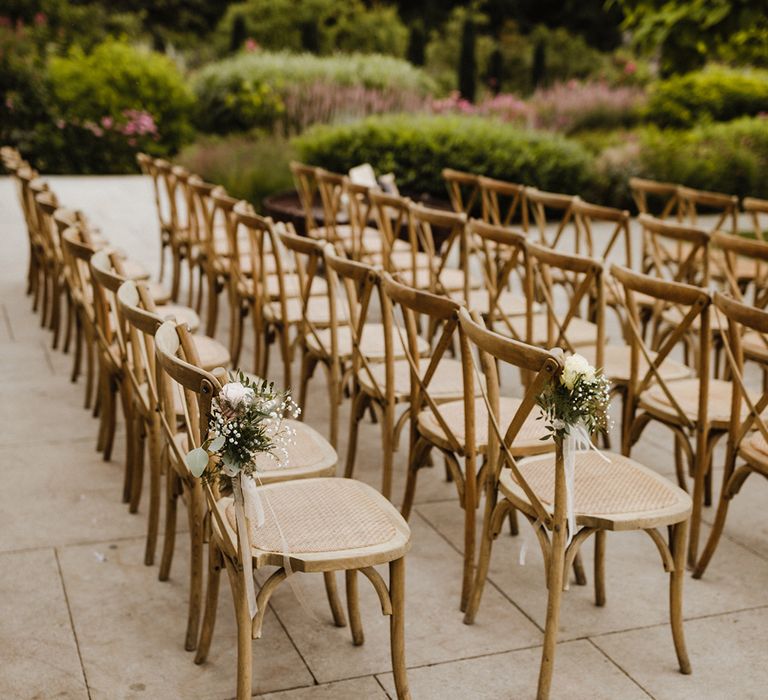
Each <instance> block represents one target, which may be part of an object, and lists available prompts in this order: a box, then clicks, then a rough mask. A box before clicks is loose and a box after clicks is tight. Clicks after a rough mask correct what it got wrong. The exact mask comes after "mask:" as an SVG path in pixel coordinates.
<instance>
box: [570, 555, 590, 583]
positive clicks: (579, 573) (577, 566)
mask: <svg viewBox="0 0 768 700" xmlns="http://www.w3.org/2000/svg"><path fill="white" fill-rule="evenodd" d="M573 575H574V577H575V578H576V585H577V586H586V585H587V574H586V572H585V571H584V561H583V560H582V558H581V552H576V556H575V557H574V558H573Z"/></svg>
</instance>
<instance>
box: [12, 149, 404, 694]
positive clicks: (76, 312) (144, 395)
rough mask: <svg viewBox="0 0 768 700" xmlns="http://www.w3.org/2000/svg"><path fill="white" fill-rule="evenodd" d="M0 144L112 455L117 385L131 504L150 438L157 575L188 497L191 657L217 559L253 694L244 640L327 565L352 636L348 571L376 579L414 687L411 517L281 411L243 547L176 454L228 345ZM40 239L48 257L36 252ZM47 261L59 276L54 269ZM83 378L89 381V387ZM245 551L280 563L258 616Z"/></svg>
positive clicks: (208, 625) (330, 586)
mask: <svg viewBox="0 0 768 700" xmlns="http://www.w3.org/2000/svg"><path fill="white" fill-rule="evenodd" d="M0 156H2V160H3V165H4V166H5V168H6V170H8V171H9V172H11V173H12V174H13V176H14V177H15V179H16V182H17V184H18V186H19V196H20V202H21V204H22V210H23V212H24V216H25V220H26V223H27V226H28V233H29V238H30V245H31V249H32V250H34V251H35V255H40V256H41V257H40V258H39V259H36V260H34V261H33V262H31V267H32V265H34V266H35V267H34V270H32V271H31V272H30V281H31V283H30V289H29V292H30V293H35V295H36V301H35V306H36V308H37V307H38V298H39V299H42V298H43V296H45V294H44V293H43V292H40V293H39V294H38V293H37V291H36V290H38V288H42V289H51V288H53V287H54V285H60V286H61V287H62V289H61V292H60V296H61V297H63V298H65V299H66V300H67V304H68V308H69V309H70V310H71V311H70V315H69V316H68V318H70V320H68V321H66V322H65V328H67V329H69V328H70V325H71V326H72V327H76V328H77V337H78V338H82V345H84V347H85V349H86V351H87V353H88V356H89V357H92V362H93V365H94V371H93V375H95V376H96V377H97V378H98V385H99V391H98V392H97V397H96V399H95V401H93V403H94V408H95V411H96V412H97V413H98V414H99V415H100V416H101V422H100V428H99V439H98V449H100V450H103V451H104V458H105V459H109V458H110V455H111V448H112V441H113V438H114V434H115V425H116V418H117V403H118V401H117V397H118V396H119V397H120V403H121V405H122V412H123V415H124V418H125V423H126V436H127V454H126V466H125V478H124V485H123V500H124V501H125V502H128V503H129V504H130V506H129V507H130V510H131V511H132V512H136V511H137V510H138V507H139V504H140V500H141V497H142V490H143V489H142V487H143V478H144V472H145V464H144V462H145V451H146V445H145V441H146V442H148V443H149V446H148V456H149V470H148V473H149V481H150V484H149V508H148V528H147V529H148V531H147V541H146V548H145V564H147V565H152V564H153V563H154V559H155V550H156V546H157V539H158V530H159V520H160V516H161V505H162V504H163V502H164V505H165V528H164V535H163V547H162V557H161V561H160V567H159V578H160V580H167V579H168V577H169V575H170V570H171V565H172V561H173V555H174V550H175V539H176V529H177V525H176V521H177V511H178V503H179V500H181V502H182V503H183V504H184V506H185V507H186V513H187V520H188V529H189V538H190V571H189V609H188V615H187V627H186V634H185V648H186V649H187V650H189V651H195V650H196V655H195V662H196V663H203V662H204V661H205V660H206V659H207V656H208V651H209V649H210V644H211V641H212V636H213V631H214V625H215V617H216V608H217V598H218V589H219V577H220V572H221V570H222V569H226V571H227V574H228V576H229V580H230V588H231V590H232V593H233V596H234V602H235V610H236V618H237V627H238V668H237V671H238V672H237V697H238V699H243V698H249V697H251V695H252V692H253V689H252V671H251V664H252V649H251V646H252V644H251V640H252V639H256V638H259V637H260V636H261V626H262V622H263V618H264V614H265V612H266V609H267V605H268V603H269V599H270V597H271V595H272V594H273V593H274V591H275V589H276V588H277V587H278V585H279V584H280V583H281V582H282V581H283V580H285V578H287V576H288V575H289V574H290V573H292V572H306V573H322V574H323V576H324V581H325V587H326V592H327V596H328V600H329V604H330V608H331V613H332V616H333V620H334V623H335V624H336V625H338V626H344V625H346V616H345V614H344V610H343V607H342V604H341V601H340V598H339V595H338V592H337V584H336V576H335V574H336V572H337V571H344V572H345V580H346V591H347V608H348V614H349V624H350V627H351V632H352V639H353V642H354V643H355V644H356V645H359V644H362V643H363V640H364V634H363V628H362V623H361V615H360V609H359V601H358V584H357V574H358V573H361V574H363V575H364V576H365V577H366V578H367V579H369V580H370V581H371V583H372V585H373V586H374V588H375V590H376V592H377V593H378V596H379V599H380V602H381V606H382V612H383V613H384V614H385V615H388V616H390V618H391V625H390V627H391V648H392V664H393V671H394V677H395V685H396V689H397V694H398V698H408V697H410V694H409V690H408V682H407V676H406V667H405V647H404V617H403V615H404V605H405V588H404V576H405V568H404V567H405V559H404V557H405V555H406V553H407V551H408V550H409V549H410V531H409V529H408V526H407V524H406V523H405V521H404V520H403V519H402V517H401V516H400V514H399V513H398V512H397V511H396V510H395V509H394V508H393V506H392V505H391V504H390V503H389V502H388V501H387V500H386V499H384V498H383V497H382V496H381V495H380V494H378V493H377V492H376V491H374V490H373V489H371V488H370V487H368V486H366V485H365V484H363V483H362V482H359V481H355V480H351V479H344V480H342V479H335V478H332V477H333V476H334V474H335V468H336V463H337V461H338V458H337V455H336V452H335V450H334V449H333V447H332V446H331V445H330V444H329V443H328V442H327V441H326V440H325V439H324V438H323V437H322V436H321V435H320V434H319V433H318V432H317V431H315V430H313V429H312V428H311V427H310V426H309V425H307V424H305V423H302V422H298V421H293V420H290V421H288V422H289V424H290V426H289V427H290V428H291V429H292V430H293V431H294V433H295V438H294V440H295V443H294V444H292V445H290V446H289V447H288V448H287V456H286V462H285V464H278V463H277V462H276V460H274V459H273V458H272V457H271V456H270V455H262V456H261V457H260V463H259V490H260V495H261V498H262V499H264V500H265V502H267V503H268V504H269V507H268V508H267V513H268V516H267V522H266V524H265V525H264V526H263V527H261V528H251V531H250V534H249V540H248V541H249V544H250V547H251V551H243V546H242V539H240V538H238V535H237V531H236V530H237V525H236V521H235V514H234V506H233V502H232V499H231V497H229V496H227V494H222V493H220V492H219V490H218V489H217V488H216V487H215V485H210V484H206V483H203V482H202V481H201V480H200V479H198V478H195V477H193V476H192V475H191V474H190V473H189V471H188V469H187V467H186V462H185V460H184V455H185V454H186V452H187V451H188V450H190V449H192V448H194V447H196V446H200V445H201V444H202V441H204V440H205V438H206V434H207V431H208V422H207V415H208V413H209V410H210V402H211V400H212V399H213V398H214V397H215V396H216V393H217V392H218V391H219V390H220V388H221V386H222V385H223V384H224V383H226V381H227V374H226V370H225V369H224V368H226V367H229V366H231V359H230V356H229V353H228V351H227V348H226V347H224V346H223V345H221V344H220V343H217V341H215V340H213V339H212V338H210V337H207V336H203V335H197V334H194V333H193V330H194V329H195V328H196V327H197V326H199V318H198V317H197V315H196V313H195V312H194V310H192V309H189V308H185V307H180V306H177V305H167V304H166V305H165V306H158V305H157V304H156V303H155V298H154V294H153V292H154V293H157V289H158V287H157V286H156V285H152V284H150V283H148V282H147V281H146V279H144V278H146V277H147V275H146V273H145V272H144V271H143V269H142V268H141V267H140V266H137V265H135V264H132V263H131V262H130V261H129V260H127V259H126V258H125V256H124V255H123V254H122V253H121V252H119V251H118V250H117V249H115V248H113V247H111V246H110V245H109V244H108V242H107V241H106V240H105V239H104V237H103V236H101V235H100V234H98V233H97V232H96V231H95V230H94V229H93V227H92V226H90V225H89V223H88V221H87V219H86V217H85V216H84V215H83V214H82V213H77V212H73V211H71V210H68V209H65V208H63V207H60V206H59V203H58V201H57V200H56V198H55V195H54V194H53V193H52V191H51V190H50V188H49V186H48V185H47V184H46V183H45V182H44V181H42V180H41V179H40V178H39V177H38V175H37V173H36V172H35V171H34V170H33V169H32V168H31V167H30V166H29V164H28V163H26V162H25V161H23V159H22V158H21V156H20V154H19V153H18V152H17V151H15V150H14V149H8V148H4V149H2V152H0ZM38 242H44V245H40V246H38ZM49 251H50V252H51V253H52V255H53V256H54V257H53V259H54V260H55V261H56V267H55V268H54V267H53V266H52V265H50V264H48V262H47V258H45V257H44V256H45V254H46V253H47V252H49ZM53 275H57V276H56V277H55V278H53V279H51V277H52V276H53ZM168 296H170V295H168ZM56 298H57V297H56V296H55V295H52V294H50V293H49V294H48V295H47V296H46V300H45V302H43V303H42V304H40V306H42V308H43V310H44V312H43V314H42V315H43V316H45V319H44V324H49V323H50V321H49V318H51V317H52V316H53V314H52V312H50V311H45V309H46V308H48V307H49V306H50V303H51V300H52V299H56ZM166 319H172V320H166ZM53 330H54V334H55V332H56V331H55V328H53ZM65 345H66V344H65ZM79 347H80V344H78V345H77V348H79ZM77 348H76V354H79V352H80V351H79V350H78V349H77ZM89 376H91V375H90V374H89ZM76 378H77V377H76V374H75V375H73V380H74V379H76ZM91 391H92V388H91V387H90V386H89V387H88V388H87V397H88V401H91V399H90V397H91ZM163 480H165V488H163V483H162V482H163ZM276 533H279V535H278V534H276ZM206 542H207V543H208V547H207V549H208V553H207V562H208V563H207V566H206V564H205V561H206V556H205V544H206ZM286 545H287V547H288V551H284V550H285V548H286ZM245 557H250V558H251V559H252V561H253V568H254V569H263V568H271V567H277V568H276V570H275V571H273V572H272V574H271V575H270V576H269V578H267V579H266V581H265V582H264V584H263V585H262V586H261V588H260V590H259V593H258V597H257V605H258V612H257V614H256V617H255V618H254V619H253V620H252V619H251V615H250V612H249V607H248V600H247V594H246V591H247V586H246V583H245V580H244V578H243V577H244V566H243V562H244V561H245ZM382 564H384V565H388V567H389V583H386V582H385V580H384V579H383V578H382V576H381V575H380V574H379V572H378V571H377V569H376V568H374V567H376V566H377V565H382ZM206 572H207V585H206Z"/></svg>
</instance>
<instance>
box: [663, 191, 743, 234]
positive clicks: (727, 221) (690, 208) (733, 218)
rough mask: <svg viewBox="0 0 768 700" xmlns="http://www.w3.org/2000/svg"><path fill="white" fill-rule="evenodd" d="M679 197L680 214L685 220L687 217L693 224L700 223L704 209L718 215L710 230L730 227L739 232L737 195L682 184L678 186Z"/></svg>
mask: <svg viewBox="0 0 768 700" xmlns="http://www.w3.org/2000/svg"><path fill="white" fill-rule="evenodd" d="M677 198H678V201H679V202H680V215H681V217H682V219H683V220H685V219H687V220H688V222H689V223H690V224H691V226H698V225H699V223H698V222H699V216H700V215H701V210H702V209H704V210H706V211H708V212H713V213H715V214H716V215H717V216H718V218H717V221H716V222H715V225H714V226H711V227H710V228H709V230H710V231H720V230H727V229H729V230H730V232H731V233H734V234H735V233H738V231H739V198H738V197H737V196H736V195H732V194H723V193H722V192H707V191H705V190H696V189H693V188H692V187H684V186H682V185H680V186H679V187H678V188H677ZM726 227H727V228H726Z"/></svg>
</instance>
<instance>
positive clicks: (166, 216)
mask: <svg viewBox="0 0 768 700" xmlns="http://www.w3.org/2000/svg"><path fill="white" fill-rule="evenodd" d="M136 161H137V163H138V164H139V168H140V169H141V172H142V174H143V175H145V176H147V177H149V178H150V179H151V181H152V193H153V195H154V198H155V211H156V212H157V221H158V224H159V227H160V281H161V282H162V280H163V278H164V277H165V258H166V250H167V249H168V248H169V247H170V246H171V225H172V224H171V204H170V201H169V200H168V196H167V194H168V193H167V190H166V187H165V183H164V182H163V176H162V175H161V173H160V170H159V169H158V168H157V166H156V165H155V159H154V158H153V157H152V156H150V155H147V154H146V153H137V154H136Z"/></svg>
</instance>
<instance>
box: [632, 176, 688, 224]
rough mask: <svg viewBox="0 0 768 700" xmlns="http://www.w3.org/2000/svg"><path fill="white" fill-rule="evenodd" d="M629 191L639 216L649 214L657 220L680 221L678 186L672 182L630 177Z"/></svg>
mask: <svg viewBox="0 0 768 700" xmlns="http://www.w3.org/2000/svg"><path fill="white" fill-rule="evenodd" d="M629 190H630V192H631V193H632V199H633V200H634V202H635V206H636V207H637V211H638V212H639V213H640V214H650V215H651V216H655V217H657V218H659V219H669V218H676V219H678V220H679V219H680V216H681V214H680V198H679V196H678V185H676V184H674V183H672V182H658V181H656V180H647V179H645V178H641V177H631V178H629Z"/></svg>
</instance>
